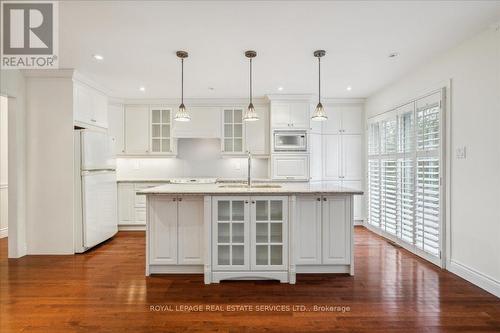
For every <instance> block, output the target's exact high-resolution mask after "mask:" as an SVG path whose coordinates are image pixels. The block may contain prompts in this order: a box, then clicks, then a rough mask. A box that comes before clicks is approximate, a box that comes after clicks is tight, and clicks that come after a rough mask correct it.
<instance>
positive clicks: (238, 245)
mask: <svg viewBox="0 0 500 333" xmlns="http://www.w3.org/2000/svg"><path fill="white" fill-rule="evenodd" d="M212 204H213V208H212V214H213V216H212V221H213V223H212V229H213V230H212V231H213V234H212V244H213V250H212V255H213V258H212V262H213V267H214V270H231V271H238V270H248V269H249V267H250V265H249V246H248V244H249V229H250V228H249V224H250V218H249V216H250V214H249V198H248V197H213V198H212Z"/></svg>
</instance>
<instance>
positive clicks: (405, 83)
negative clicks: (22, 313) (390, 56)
mask: <svg viewBox="0 0 500 333" xmlns="http://www.w3.org/2000/svg"><path fill="white" fill-rule="evenodd" d="M401 56H402V57H404V55H401ZM450 79H451V91H449V92H447V94H448V95H449V96H451V119H448V121H449V122H450V121H451V123H450V125H451V143H450V144H451V151H449V152H448V155H449V156H450V170H451V174H450V175H449V176H450V184H449V185H450V186H451V193H449V195H450V197H449V199H450V203H451V207H450V208H451V214H450V216H449V219H450V221H451V228H450V229H451V230H448V231H449V234H450V237H449V239H448V241H449V244H450V251H449V253H447V261H448V263H447V268H448V269H449V270H451V271H453V272H455V273H456V274H458V275H461V276H462V277H464V278H466V279H468V280H470V281H472V282H473V283H476V284H478V285H479V286H481V287H482V288H485V289H487V290H488V291H490V292H492V293H494V294H496V295H497V296H500V257H499V253H500V210H499V209H498V207H499V204H500V28H499V27H498V25H497V26H493V27H490V28H489V29H487V30H486V31H484V32H482V33H480V34H479V35H477V36H475V37H473V38H472V39H470V40H467V41H465V42H463V43H462V44H460V45H458V46H456V47H455V48H453V49H451V50H449V51H448V52H446V53H445V54H443V55H441V56H439V57H437V58H435V59H433V60H432V61H430V62H429V63H427V64H425V65H423V66H422V67H420V68H418V69H416V70H415V71H413V72H412V73H410V74H408V75H407V76H405V77H404V78H401V79H400V80H399V81H397V82H395V83H393V84H392V85H390V86H388V87H386V88H384V89H382V90H381V91H379V92H377V93H375V94H374V95H372V96H370V97H369V98H368V100H367V103H366V113H367V117H371V116H374V115H377V114H379V113H382V112H384V111H388V110H389V109H390V108H392V107H394V106H396V105H397V104H400V103H402V102H405V101H407V100H410V99H411V98H414V97H418V96H419V95H421V94H422V93H424V92H426V91H429V90H430V89H434V88H436V87H437V86H439V85H442V83H443V82H446V81H449V80H450ZM461 146H465V147H466V149H467V158H466V159H458V160H457V159H456V158H455V155H454V152H455V150H456V149H457V148H458V147H461Z"/></svg>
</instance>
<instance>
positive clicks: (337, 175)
mask: <svg viewBox="0 0 500 333" xmlns="http://www.w3.org/2000/svg"><path fill="white" fill-rule="evenodd" d="M341 145H342V141H341V136H340V135H323V145H322V146H323V147H322V148H323V149H322V150H323V180H341V179H342V162H341V156H342V155H341V151H342V147H341ZM360 162H361V161H360Z"/></svg>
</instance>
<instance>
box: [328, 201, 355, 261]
mask: <svg viewBox="0 0 500 333" xmlns="http://www.w3.org/2000/svg"><path fill="white" fill-rule="evenodd" d="M321 203H322V227H323V237H322V257H323V258H322V263H323V264H328V265H348V264H350V262H351V257H350V253H351V230H352V226H351V204H350V198H349V197H346V196H324V197H322V202H321Z"/></svg>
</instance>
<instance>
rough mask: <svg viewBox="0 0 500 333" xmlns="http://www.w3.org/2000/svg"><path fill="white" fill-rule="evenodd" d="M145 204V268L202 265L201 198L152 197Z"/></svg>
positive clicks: (202, 210)
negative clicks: (147, 215)
mask: <svg viewBox="0 0 500 333" xmlns="http://www.w3.org/2000/svg"><path fill="white" fill-rule="evenodd" d="M150 200H151V202H150V203H149V209H150V211H149V213H150V217H149V230H148V237H149V264H151V265H202V264H203V214H204V202H203V197H197V196H182V197H177V196H154V197H151V199H150Z"/></svg>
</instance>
